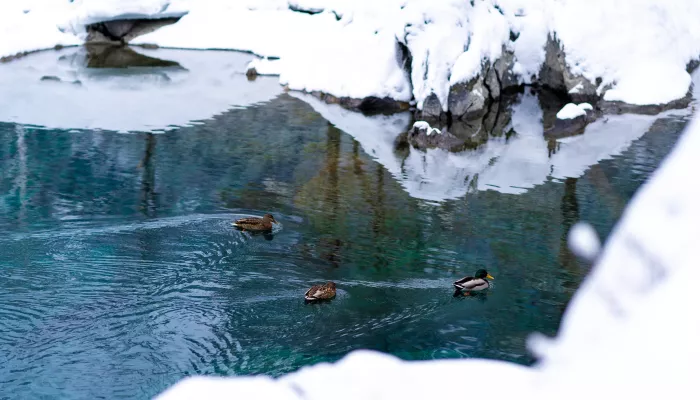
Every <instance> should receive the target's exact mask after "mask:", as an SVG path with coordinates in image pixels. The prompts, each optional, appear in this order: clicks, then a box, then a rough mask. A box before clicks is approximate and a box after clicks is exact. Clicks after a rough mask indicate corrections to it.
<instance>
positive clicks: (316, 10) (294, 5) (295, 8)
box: [288, 1, 324, 15]
mask: <svg viewBox="0 0 700 400" xmlns="http://www.w3.org/2000/svg"><path fill="white" fill-rule="evenodd" d="M288 7H289V9H290V10H291V11H294V12H300V13H304V14H309V15H315V14H320V13H322V12H323V11H324V8H318V7H317V8H314V7H304V6H303V5H300V4H298V3H297V2H295V1H290V2H289V3H288Z"/></svg>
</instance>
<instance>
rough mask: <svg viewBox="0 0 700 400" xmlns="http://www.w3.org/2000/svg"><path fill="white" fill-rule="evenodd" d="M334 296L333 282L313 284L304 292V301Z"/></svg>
mask: <svg viewBox="0 0 700 400" xmlns="http://www.w3.org/2000/svg"><path fill="white" fill-rule="evenodd" d="M334 297H335V282H328V283H326V284H324V285H315V286H312V287H311V289H309V290H307V291H306V293H305V294H304V299H305V300H306V301H319V300H330V299H332V298H334Z"/></svg>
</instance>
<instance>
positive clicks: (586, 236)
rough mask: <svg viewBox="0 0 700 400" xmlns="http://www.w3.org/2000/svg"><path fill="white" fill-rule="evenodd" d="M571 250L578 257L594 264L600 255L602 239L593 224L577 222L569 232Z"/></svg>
mask: <svg viewBox="0 0 700 400" xmlns="http://www.w3.org/2000/svg"><path fill="white" fill-rule="evenodd" d="M568 241H569V248H570V249H571V251H572V252H573V253H574V254H576V255H577V256H579V257H581V258H583V259H585V260H587V261H589V262H592V261H595V259H596V257H598V254H599V253H600V247H601V246H600V239H599V238H598V234H597V233H596V231H595V229H594V228H593V226H591V224H589V223H586V222H577V223H576V224H575V225H574V226H573V227H571V230H570V231H569V238H568Z"/></svg>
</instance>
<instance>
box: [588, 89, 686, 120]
mask: <svg viewBox="0 0 700 400" xmlns="http://www.w3.org/2000/svg"><path fill="white" fill-rule="evenodd" d="M692 100H693V93H692V91H690V90H689V91H688V93H687V94H686V95H685V97H683V98H681V99H677V100H673V101H672V102H670V103H666V104H647V105H636V104H628V103H623V102H621V101H607V100H602V101H600V102H599V103H598V107H599V108H600V110H601V111H602V112H603V113H605V114H627V113H630V114H645V115H656V114H659V113H662V112H664V111H667V110H676V109H683V108H687V107H688V106H689V105H690V102H691V101H692Z"/></svg>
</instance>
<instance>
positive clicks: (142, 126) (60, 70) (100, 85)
mask: <svg viewBox="0 0 700 400" xmlns="http://www.w3.org/2000/svg"><path fill="white" fill-rule="evenodd" d="M133 50H135V51H137V52H139V53H142V54H144V55H146V56H150V57H153V58H160V59H163V60H168V61H174V62H177V63H179V65H180V67H162V68H128V69H107V68H86V67H85V57H86V55H85V50H84V49H82V48H80V47H72V48H66V49H63V50H61V51H56V52H54V51H50V52H43V53H37V54H33V55H31V56H29V57H25V58H21V59H19V60H16V61H14V62H12V63H7V64H0V87H2V93H3V95H2V96H0V121H3V122H15V123H20V124H31V125H39V126H43V127H47V128H56V129H103V130H113V131H120V132H131V131H146V132H153V131H164V130H170V129H174V128H176V127H180V126H188V125H190V124H191V123H196V122H197V121H201V120H205V119H210V118H212V117H213V116H215V115H217V114H220V113H223V112H225V111H227V110H229V109H231V108H235V107H244V106H248V105H252V104H256V103H260V102H264V101H268V100H271V99H273V98H274V97H277V95H278V94H280V93H282V88H281V87H280V85H279V84H278V82H277V79H275V78H266V77H260V78H258V79H256V80H255V82H248V79H247V78H246V76H245V72H246V65H247V64H248V62H249V61H250V60H251V59H252V58H253V56H252V55H250V54H241V53H231V52H222V51H210V52H194V51H185V50H170V49H158V50H146V49H133ZM44 76H54V77H57V78H59V79H61V81H60V82H56V81H42V80H41V78H42V77H44ZM75 81H80V84H73V82H75ZM183 104H186V105H187V106H186V107H184V106H183Z"/></svg>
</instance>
